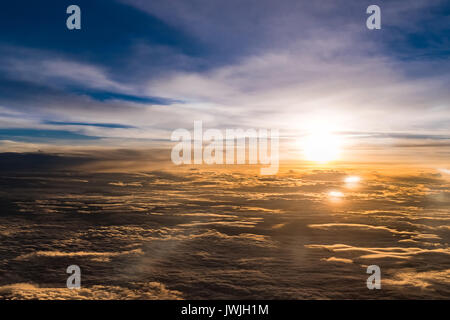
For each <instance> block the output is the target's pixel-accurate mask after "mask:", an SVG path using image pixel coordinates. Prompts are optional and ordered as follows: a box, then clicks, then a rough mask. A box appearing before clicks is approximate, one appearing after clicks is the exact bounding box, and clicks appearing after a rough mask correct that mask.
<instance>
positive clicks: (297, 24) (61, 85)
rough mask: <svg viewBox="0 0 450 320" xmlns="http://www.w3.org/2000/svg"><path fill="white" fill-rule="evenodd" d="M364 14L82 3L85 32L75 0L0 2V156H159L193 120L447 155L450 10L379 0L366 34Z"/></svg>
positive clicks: (353, 6) (201, 4) (128, 1)
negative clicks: (71, 26) (373, 25)
mask: <svg viewBox="0 0 450 320" xmlns="http://www.w3.org/2000/svg"><path fill="white" fill-rule="evenodd" d="M372 2H373V1H331V0H325V1H320V2H312V3H311V1H298V0H295V1H294V0H282V1H276V2H275V1H269V0H259V1H253V0H249V1H233V0H232V1H206V0H189V1H182V2H181V1H172V0H167V1H142V0H120V1H103V0H96V1H84V0H77V1H76V4H77V5H78V6H79V7H80V8H81V15H82V22H81V23H82V28H81V30H68V29H67V28H66V23H65V22H66V19H67V17H68V14H66V8H67V7H68V6H69V5H71V4H75V2H74V1H43V0H41V1H33V2H31V3H30V2H29V1H23V0H18V1H13V2H12V1H10V2H8V3H5V4H2V10H1V11H0V28H1V30H2V32H1V34H0V54H1V57H2V58H1V60H0V150H1V151H3V152H9V151H37V150H38V149H39V150H49V149H51V148H53V149H60V150H63V149H64V150H67V149H68V148H76V147H91V148H99V147H111V148H116V147H117V148H120V147H124V146H126V147H133V146H135V147H148V146H155V145H158V144H163V143H164V142H167V141H169V140H170V134H171V132H172V131H173V130H175V129H177V128H192V127H193V122H194V121H195V120H202V121H203V123H204V126H205V127H210V128H219V129H223V128H276V129H281V132H280V134H281V136H282V137H285V138H286V139H294V140H295V139H297V138H298V137H302V135H304V134H305V132H307V131H308V130H309V129H310V128H311V127H319V128H320V127H324V128H328V129H330V130H333V131H334V132H337V133H339V134H341V135H345V137H346V138H347V140H348V141H349V144H351V145H352V146H353V148H354V149H355V150H356V149H358V148H360V147H361V146H368V145H372V146H375V148H383V147H387V148H389V151H388V152H389V153H396V152H399V153H401V152H403V151H402V150H406V152H410V150H413V149H414V150H417V148H418V149H419V150H424V148H433V150H436V148H437V150H446V148H447V150H448V146H449V138H450V131H449V127H450V126H449V122H450V106H449V101H450V100H449V96H450V94H449V90H448V88H449V80H450V73H449V71H450V61H449V50H450V44H449V37H448V35H449V31H450V30H449V29H450V24H449V22H448V21H449V19H448V16H449V13H450V5H449V3H448V2H446V1H438V0H431V1H429V0H426V1H425V0H419V1H414V3H408V2H405V1H377V2H376V4H378V5H379V6H380V8H381V19H382V28H381V30H369V29H367V28H366V19H367V17H368V15H367V14H366V8H367V7H368V6H369V5H371V4H373V3H372ZM399 150H400V151H399ZM427 150H428V149H427ZM415 152H416V153H417V151H415ZM433 152H435V151H433ZM435 153H436V152H435ZM436 154H437V153H436ZM444 157H448V151H447V152H446V153H445V154H444Z"/></svg>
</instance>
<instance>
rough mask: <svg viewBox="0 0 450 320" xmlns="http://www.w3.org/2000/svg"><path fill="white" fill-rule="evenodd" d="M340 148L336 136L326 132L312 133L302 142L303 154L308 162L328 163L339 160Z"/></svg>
mask: <svg viewBox="0 0 450 320" xmlns="http://www.w3.org/2000/svg"><path fill="white" fill-rule="evenodd" d="M340 147H341V142H340V139H339V137H338V136H337V135H335V134H333V133H330V132H326V131H322V132H312V133H311V134H309V135H308V136H307V137H306V138H305V140H304V144H303V152H304V155H305V158H306V160H308V161H316V162H329V161H333V160H337V159H338V158H339V154H340Z"/></svg>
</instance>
